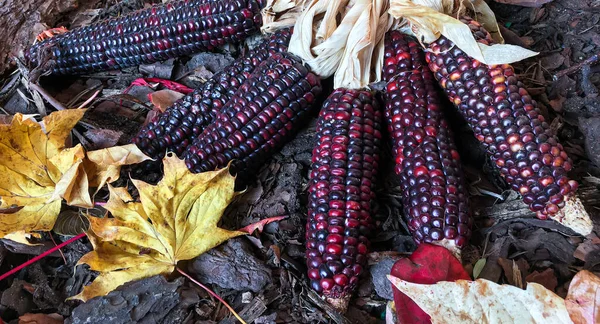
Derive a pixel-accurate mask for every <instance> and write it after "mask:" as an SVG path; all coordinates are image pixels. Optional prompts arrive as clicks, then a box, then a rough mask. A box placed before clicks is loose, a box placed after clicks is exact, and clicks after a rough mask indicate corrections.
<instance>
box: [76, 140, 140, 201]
mask: <svg viewBox="0 0 600 324" xmlns="http://www.w3.org/2000/svg"><path fill="white" fill-rule="evenodd" d="M151 159H152V158H150V157H148V156H147V155H145V154H144V153H142V151H140V149H139V148H138V147H137V146H136V145H135V144H128V145H123V146H113V147H109V148H105V149H101V150H96V151H91V152H87V160H86V161H85V169H86V171H87V173H88V175H89V185H90V187H96V188H97V189H96V192H98V189H100V188H102V187H103V186H104V185H105V184H107V183H112V182H114V181H116V180H118V179H119V175H120V173H121V167H122V166H124V165H130V164H136V163H141V162H144V161H147V160H151Z"/></svg>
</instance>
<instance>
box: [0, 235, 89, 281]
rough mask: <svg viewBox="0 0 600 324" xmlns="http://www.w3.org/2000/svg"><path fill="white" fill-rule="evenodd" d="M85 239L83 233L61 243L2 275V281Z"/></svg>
mask: <svg viewBox="0 0 600 324" xmlns="http://www.w3.org/2000/svg"><path fill="white" fill-rule="evenodd" d="M83 237H85V233H81V234H79V235H77V236H75V237H73V238H71V239H69V240H67V241H64V242H62V243H60V244H59V245H56V246H54V247H53V248H51V249H49V250H48V251H46V252H44V253H42V254H40V255H36V256H35V257H33V258H32V259H30V260H28V261H27V262H24V263H23V264H21V265H19V266H17V267H16V268H13V269H12V270H10V271H8V272H6V273H4V274H2V275H0V281H2V280H4V279H6V278H7V277H8V276H10V275H12V274H14V273H16V272H18V271H19V270H21V269H23V268H25V267H26V266H28V265H30V264H32V263H35V262H37V261H39V260H41V259H43V258H44V257H46V256H47V255H50V254H52V253H54V252H55V251H56V250H60V249H61V248H63V247H65V246H67V245H69V244H71V243H73V242H75V241H77V240H79V239H81V238H83Z"/></svg>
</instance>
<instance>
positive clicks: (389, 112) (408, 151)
mask: <svg viewBox="0 0 600 324" xmlns="http://www.w3.org/2000/svg"><path fill="white" fill-rule="evenodd" d="M383 78H384V80H385V81H386V82H388V83H387V88H386V93H385V117H386V121H387V127H388V130H389V133H390V135H391V137H392V142H393V154H394V157H395V159H396V167H395V171H396V174H398V175H399V176H400V181H401V188H402V191H403V193H402V194H403V196H402V202H403V205H404V214H405V216H406V218H407V220H408V227H409V229H410V231H411V232H412V234H413V238H414V240H415V241H416V242H417V244H419V243H421V242H427V243H432V242H436V243H440V244H442V245H445V246H447V247H458V248H462V247H464V246H465V245H466V244H467V241H468V239H469V237H470V235H471V226H472V219H471V217H470V214H469V211H468V199H467V190H466V186H465V184H464V179H463V174H462V170H461V165H460V158H459V155H458V151H457V150H456V145H455V144H454V139H453V137H452V133H451V131H450V129H449V125H448V122H447V121H446V119H445V117H444V112H443V107H442V104H441V100H440V93H439V92H438V89H437V87H436V83H437V81H436V80H435V78H434V77H433V74H432V73H431V71H430V70H429V67H428V66H427V62H426V61H425V53H424V52H423V49H422V48H421V45H420V44H419V43H418V42H417V41H416V39H414V38H412V37H410V36H407V35H405V34H402V33H401V32H398V31H392V32H388V33H387V34H386V38H385V61H384V66H383Z"/></svg>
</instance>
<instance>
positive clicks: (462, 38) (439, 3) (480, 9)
mask: <svg viewBox="0 0 600 324" xmlns="http://www.w3.org/2000/svg"><path fill="white" fill-rule="evenodd" d="M456 3H458V5H455V0H390V10H389V12H390V14H391V15H392V16H393V17H395V18H398V19H401V20H402V21H401V24H400V26H402V27H405V28H404V30H405V31H407V32H410V33H412V34H414V35H415V36H417V38H419V39H421V40H422V41H423V42H425V43H431V42H433V41H435V40H436V39H438V38H439V37H440V36H441V35H443V36H445V37H446V38H448V39H449V40H451V41H452V42H453V43H454V44H456V46H457V47H459V48H460V49H461V50H463V51H464V52H465V53H467V54H468V55H469V56H471V57H472V58H474V59H477V60H478V61H480V62H482V63H485V64H488V65H493V64H509V63H514V62H518V61H521V60H523V59H526V58H528V57H532V56H535V55H537V54H538V53H537V52H533V51H531V50H528V49H525V48H522V47H520V46H516V45H508V44H503V43H504V42H503V40H502V36H501V35H500V32H499V29H498V25H497V23H496V18H495V17H494V13H493V12H492V10H491V9H490V8H489V7H488V5H487V4H486V3H485V2H484V1H482V0H460V1H456ZM463 14H468V15H471V16H472V17H473V18H474V19H475V20H477V21H479V22H480V23H481V24H482V25H483V26H484V27H485V28H486V29H487V30H488V31H489V32H490V33H491V34H492V37H494V39H495V40H496V41H497V42H499V44H495V45H492V46H488V45H484V44H481V43H478V42H476V41H475V38H474V37H473V35H472V33H471V30H470V29H469V27H468V26H467V25H465V24H463V23H462V22H460V21H459V20H458V19H456V18H455V17H459V16H461V15H463Z"/></svg>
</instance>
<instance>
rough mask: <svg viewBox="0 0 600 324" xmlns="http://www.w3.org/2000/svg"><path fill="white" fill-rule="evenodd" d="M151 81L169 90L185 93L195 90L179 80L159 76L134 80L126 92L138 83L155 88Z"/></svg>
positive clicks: (138, 84)
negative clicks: (178, 81)
mask: <svg viewBox="0 0 600 324" xmlns="http://www.w3.org/2000/svg"><path fill="white" fill-rule="evenodd" d="M149 82H153V83H158V84H161V85H162V86H163V87H165V88H167V89H169V90H173V91H177V92H181V93H183V94H188V93H191V92H193V91H194V89H192V88H190V87H186V86H184V85H183V84H181V83H177V82H175V81H171V80H166V79H159V78H138V79H135V80H133V82H131V85H129V87H128V88H127V89H125V92H124V93H127V92H128V91H129V89H131V87H133V86H136V85H137V86H145V87H150V88H154V86H153V85H151V84H150V83H149Z"/></svg>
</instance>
